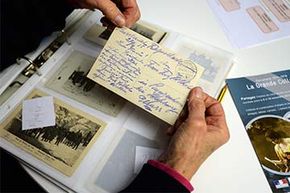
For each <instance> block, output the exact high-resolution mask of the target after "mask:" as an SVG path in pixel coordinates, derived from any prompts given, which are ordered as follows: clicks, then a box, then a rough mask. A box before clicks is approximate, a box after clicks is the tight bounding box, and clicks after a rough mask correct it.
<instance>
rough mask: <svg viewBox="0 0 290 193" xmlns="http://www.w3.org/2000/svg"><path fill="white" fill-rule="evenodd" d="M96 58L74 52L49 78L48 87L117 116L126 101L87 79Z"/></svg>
mask: <svg viewBox="0 0 290 193" xmlns="http://www.w3.org/2000/svg"><path fill="white" fill-rule="evenodd" d="M94 61H95V58H93V57H92V56H89V55H86V54H84V53H82V52H79V51H74V52H72V53H71V55H70V56H69V57H68V58H67V59H66V61H65V62H64V63H63V64H62V65H61V67H60V68H59V69H58V71H57V72H56V73H54V75H53V76H52V77H51V78H49V80H48V82H47V83H46V86H47V87H48V88H50V89H52V90H54V91H56V92H59V93H61V94H63V95H65V96H67V97H70V98H72V99H74V100H77V101H78V102H80V103H83V104H85V105H87V106H89V107H92V108H94V109H96V110H99V111H101V112H103V113H106V114H108V115H111V116H114V117H115V116H117V115H118V114H119V112H120V111H121V110H122V108H123V106H124V105H125V103H126V101H125V100H124V99H123V98H122V97H120V96H118V95H116V94H115V93H113V92H111V91H109V90H107V89H105V88H104V87H102V86H100V85H98V84H96V83H95V82H93V81H92V80H90V79H89V78H87V77H86V75H87V74H88V72H89V70H90V68H91V67H92V65H93V63H94Z"/></svg>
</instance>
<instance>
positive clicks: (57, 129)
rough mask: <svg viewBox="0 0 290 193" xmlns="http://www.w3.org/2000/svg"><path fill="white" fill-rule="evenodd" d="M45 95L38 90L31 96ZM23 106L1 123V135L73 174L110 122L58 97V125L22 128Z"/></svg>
mask: <svg viewBox="0 0 290 193" xmlns="http://www.w3.org/2000/svg"><path fill="white" fill-rule="evenodd" d="M41 96H45V94H44V93H42V92H41V91H34V92H32V94H31V95H30V96H29V97H28V99H32V98H37V97H41ZM21 107H22V105H19V106H18V108H17V109H16V110H15V111H14V112H13V113H12V114H11V115H10V116H9V117H8V118H7V120H5V121H4V123H3V124H2V125H1V126H0V132H1V137H3V138H4V139H6V140H7V141H9V142H10V143H13V144H14V145H16V146H18V147H19V148H21V149H23V150H25V151H27V152H29V153H31V154H32V155H33V156H35V157H37V158H38V159H40V160H42V161H44V162H46V163H47V164H49V165H50V166H52V167H54V168H56V169H58V170H59V171H61V172H62V173H64V174H65V175H68V176H70V175H72V174H73V172H74V170H75V169H76V168H77V166H78V165H79V164H80V162H81V160H82V158H83V157H84V156H85V154H86V152H87V151H88V150H89V148H90V146H91V145H92V144H93V143H94V141H95V140H96V139H97V138H98V136H99V135H100V133H101V132H102V130H103V129H104V128H105V126H106V123H105V122H103V121H101V120H99V119H97V118H95V117H93V116H91V115H88V114H86V113H84V112H81V111H79V110H77V109H74V108H73V107H71V106H69V105H67V104H65V103H63V102H61V101H59V100H57V99H54V108H55V116H56V124H55V125H54V126H49V127H42V128H35V129H29V130H23V129H22V108H21Z"/></svg>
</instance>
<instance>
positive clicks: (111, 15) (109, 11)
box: [98, 0, 126, 27]
mask: <svg viewBox="0 0 290 193" xmlns="http://www.w3.org/2000/svg"><path fill="white" fill-rule="evenodd" d="M100 1H101V2H100V3H98V7H99V9H100V10H101V11H102V13H103V14H104V15H105V17H106V18H108V19H109V20H110V21H111V22H113V23H114V24H115V25H117V26H119V27H123V26H125V24H126V20H125V17H124V15H123V14H122V12H121V11H120V10H119V8H118V7H117V5H116V4H115V3H114V2H112V1H110V0H100Z"/></svg>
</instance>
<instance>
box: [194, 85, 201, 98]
mask: <svg viewBox="0 0 290 193" xmlns="http://www.w3.org/2000/svg"><path fill="white" fill-rule="evenodd" d="M202 93H203V91H202V89H201V88H200V87H196V88H195V89H194V95H195V97H196V98H202Z"/></svg>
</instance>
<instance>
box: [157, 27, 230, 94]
mask: <svg viewBox="0 0 290 193" xmlns="http://www.w3.org/2000/svg"><path fill="white" fill-rule="evenodd" d="M161 44H162V45H163V46H165V47H167V48H169V49H171V50H173V51H175V52H177V53H179V54H181V55H182V56H184V57H187V58H188V59H190V60H192V61H193V62H196V63H198V64H200V65H201V66H203V67H204V69H205V71H204V73H203V75H202V76H201V79H200V80H199V83H198V86H200V87H202V88H203V90H204V91H205V92H207V93H208V94H209V95H211V96H213V97H217V96H218V94H219V92H220V90H221V88H222V86H223V85H224V84H225V83H224V80H225V79H226V77H227V75H228V73H229V71H230V69H231V67H232V65H233V60H232V59H233V55H232V54H231V53H230V52H227V51H225V50H222V49H220V48H217V47H214V46H212V45H209V44H207V43H204V42H201V41H199V40H196V39H194V38H191V37H187V36H185V35H182V34H178V33H174V32H172V33H170V34H168V36H167V37H166V38H165V39H164V40H163V41H162V42H161Z"/></svg>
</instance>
